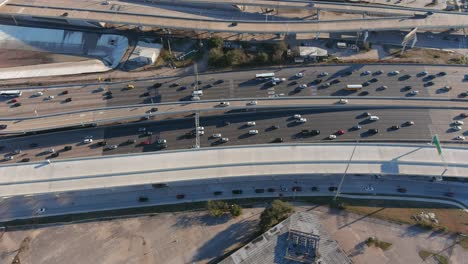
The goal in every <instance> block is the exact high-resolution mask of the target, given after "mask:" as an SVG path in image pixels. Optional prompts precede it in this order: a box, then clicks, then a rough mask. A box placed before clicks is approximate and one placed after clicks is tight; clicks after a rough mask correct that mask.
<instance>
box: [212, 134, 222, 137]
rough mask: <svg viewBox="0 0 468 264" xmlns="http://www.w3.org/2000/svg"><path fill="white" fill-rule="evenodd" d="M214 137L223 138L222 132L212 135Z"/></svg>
mask: <svg viewBox="0 0 468 264" xmlns="http://www.w3.org/2000/svg"><path fill="white" fill-rule="evenodd" d="M211 137H212V138H221V133H215V134H213V135H211Z"/></svg>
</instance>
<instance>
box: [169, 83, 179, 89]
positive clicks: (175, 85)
mask: <svg viewBox="0 0 468 264" xmlns="http://www.w3.org/2000/svg"><path fill="white" fill-rule="evenodd" d="M177 86H179V84H178V83H173V84H171V85H169V87H172V88H173V87H177Z"/></svg>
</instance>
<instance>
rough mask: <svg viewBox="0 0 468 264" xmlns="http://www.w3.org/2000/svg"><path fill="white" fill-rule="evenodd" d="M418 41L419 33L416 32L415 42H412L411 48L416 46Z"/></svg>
mask: <svg viewBox="0 0 468 264" xmlns="http://www.w3.org/2000/svg"><path fill="white" fill-rule="evenodd" d="M417 41H418V35H417V34H414V38H413V42H412V43H411V48H414V45H416V42H417Z"/></svg>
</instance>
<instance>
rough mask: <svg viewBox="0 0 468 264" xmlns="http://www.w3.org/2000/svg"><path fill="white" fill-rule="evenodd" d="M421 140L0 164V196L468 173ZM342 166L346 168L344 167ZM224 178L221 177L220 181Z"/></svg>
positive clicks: (462, 162)
mask: <svg viewBox="0 0 468 264" xmlns="http://www.w3.org/2000/svg"><path fill="white" fill-rule="evenodd" d="M443 153H444V158H445V162H443V161H442V159H441V157H440V156H439V155H438V154H437V151H436V149H435V147H433V146H429V145H410V144H408V145H403V144H401V145H399V144H391V145H390V144H358V145H355V144H302V145H298V144H279V145H255V146H240V147H229V148H206V149H198V150H182V151H168V152H164V153H158V154H138V155H119V156H107V157H100V158H85V159H71V160H63V161H54V162H52V163H50V164H49V163H46V162H45V163H31V164H25V165H7V166H0V175H2V177H1V178H0V194H1V195H2V196H3V197H11V196H18V195H34V194H43V193H59V192H67V191H78V190H87V189H99V188H114V187H122V186H132V185H146V184H148V185H149V184H154V183H168V182H182V181H185V182H190V181H198V182H199V181H202V180H213V179H221V178H230V177H236V178H242V177H254V176H263V177H265V176H275V175H295V176H300V175H314V174H317V175H318V174H320V175H327V174H341V173H345V171H347V173H348V174H371V175H408V176H411V175H416V176H417V175H427V176H441V175H443V176H451V177H468V160H467V159H466V157H467V155H468V149H466V148H457V147H447V148H444V149H443ZM348 163H349V167H348ZM226 180H228V179H226Z"/></svg>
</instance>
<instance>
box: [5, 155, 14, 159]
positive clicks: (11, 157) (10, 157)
mask: <svg viewBox="0 0 468 264" xmlns="http://www.w3.org/2000/svg"><path fill="white" fill-rule="evenodd" d="M14 158H15V157H13V156H11V155H8V156H5V158H4V159H5V160H13V159H14Z"/></svg>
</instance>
